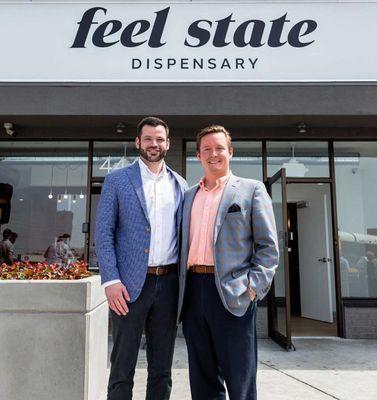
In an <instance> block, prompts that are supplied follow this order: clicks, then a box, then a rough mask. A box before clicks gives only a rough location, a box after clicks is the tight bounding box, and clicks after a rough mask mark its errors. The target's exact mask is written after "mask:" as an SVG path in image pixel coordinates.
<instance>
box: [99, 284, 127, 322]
mask: <svg viewBox="0 0 377 400" xmlns="http://www.w3.org/2000/svg"><path fill="white" fill-rule="evenodd" d="M105 294H106V297H107V301H108V303H109V307H110V308H111V310H113V311H114V312H115V313H116V314H118V315H127V313H128V306H127V303H126V300H127V301H130V295H129V294H128V292H127V289H126V287H125V286H124V285H123V284H122V283H120V282H118V283H114V284H113V285H110V286H108V287H106V288H105Z"/></svg>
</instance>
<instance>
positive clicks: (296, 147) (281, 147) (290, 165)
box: [267, 141, 329, 178]
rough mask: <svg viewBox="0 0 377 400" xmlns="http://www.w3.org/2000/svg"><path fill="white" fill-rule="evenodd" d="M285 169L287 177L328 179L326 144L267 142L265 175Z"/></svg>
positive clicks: (271, 174)
mask: <svg viewBox="0 0 377 400" xmlns="http://www.w3.org/2000/svg"><path fill="white" fill-rule="evenodd" d="M281 168H285V170H286V175H287V177H295V178H304V177H328V176H329V157H328V144H327V142H308V141H305V142H267V174H268V176H269V177H271V176H273V175H274V174H275V173H276V172H278V171H279V170H280V169H281Z"/></svg>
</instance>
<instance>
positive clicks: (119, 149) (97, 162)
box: [93, 141, 138, 177]
mask: <svg viewBox="0 0 377 400" xmlns="http://www.w3.org/2000/svg"><path fill="white" fill-rule="evenodd" d="M137 156H138V150H137V149H136V146H135V142H134V141H128V142H94V149H93V176H94V177H105V176H106V175H107V174H108V173H110V172H111V171H114V170H116V169H119V168H124V167H127V165H129V164H131V163H132V162H133V161H135V159H136V157H137Z"/></svg>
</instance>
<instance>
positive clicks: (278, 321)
mask: <svg viewBox="0 0 377 400" xmlns="http://www.w3.org/2000/svg"><path fill="white" fill-rule="evenodd" d="M271 195H272V196H271V197H272V206H273V209H274V214H275V221H276V230H277V234H278V241H279V254H280V257H279V266H278V268H277V270H276V274H275V277H274V285H275V293H274V308H275V310H274V316H275V319H274V321H273V329H274V330H275V331H277V332H279V333H280V334H282V335H283V336H286V334H287V331H286V324H287V320H286V297H285V274H284V272H285V268H284V252H285V250H284V240H285V233H284V232H285V229H284V219H283V206H282V186H281V183H280V181H277V182H275V183H273V184H272V193H271Z"/></svg>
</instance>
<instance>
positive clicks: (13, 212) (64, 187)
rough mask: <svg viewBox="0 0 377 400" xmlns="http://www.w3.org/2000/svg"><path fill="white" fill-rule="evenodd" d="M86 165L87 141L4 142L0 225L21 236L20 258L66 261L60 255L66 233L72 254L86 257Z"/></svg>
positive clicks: (0, 151)
mask: <svg viewBox="0 0 377 400" xmlns="http://www.w3.org/2000/svg"><path fill="white" fill-rule="evenodd" d="M87 169H88V143H87V142H65V141H64V142H22V141H13V142H0V184H1V190H0V202H1V208H2V211H3V212H2V213H0V218H1V220H0V225H1V232H3V231H4V229H6V228H9V229H11V230H12V231H13V232H16V233H17V235H18V237H17V240H16V242H15V243H14V249H13V252H14V255H15V258H16V259H19V260H29V261H31V262H39V261H45V259H46V257H47V258H48V259H49V260H50V262H64V260H62V259H61V257H58V259H56V256H57V254H56V248H57V242H58V240H57V239H58V237H59V236H61V235H63V234H67V235H70V239H69V238H66V239H65V241H66V242H67V244H68V247H69V248H70V251H69V252H68V253H67V257H70V258H77V259H82V258H83V256H84V246H85V237H84V234H83V233H82V223H83V222H85V218H86V188H87ZM10 192H13V195H12V197H11V199H10V202H9V204H10V209H9V207H8V208H7V201H8V200H7V198H6V197H7V196H6V193H10ZM9 204H8V205H9ZM4 211H5V212H4ZM1 239H2V237H1ZM58 247H59V246H58ZM47 250H48V251H47ZM45 256H46V257H45Z"/></svg>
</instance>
